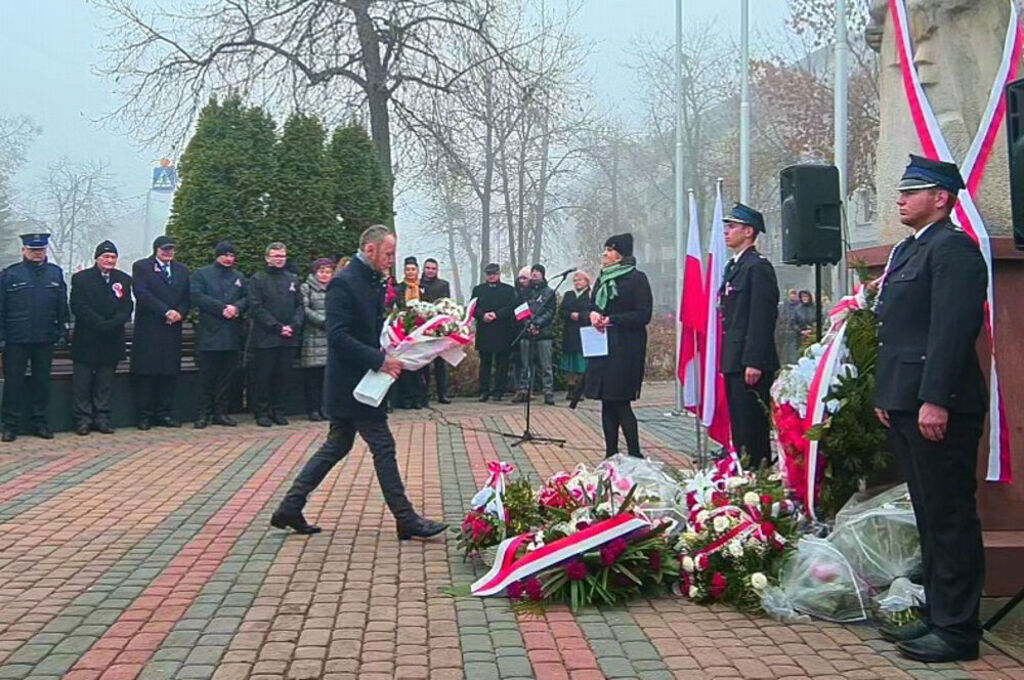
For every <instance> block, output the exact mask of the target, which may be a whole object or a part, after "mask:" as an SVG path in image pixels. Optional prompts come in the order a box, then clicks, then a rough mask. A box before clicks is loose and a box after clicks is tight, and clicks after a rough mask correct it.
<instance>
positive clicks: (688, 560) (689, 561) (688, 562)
mask: <svg viewBox="0 0 1024 680" xmlns="http://www.w3.org/2000/svg"><path fill="white" fill-rule="evenodd" d="M695 568H696V565H695V564H694V563H693V558H692V557H690V556H689V555H686V556H684V557H683V571H685V572H686V573H687V574H692V573H693V570H694V569H695Z"/></svg>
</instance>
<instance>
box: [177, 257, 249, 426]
mask: <svg viewBox="0 0 1024 680" xmlns="http://www.w3.org/2000/svg"><path fill="white" fill-rule="evenodd" d="M236 254H237V251H236V250H235V247H234V246H233V245H232V244H231V243H229V242H228V241H221V242H220V243H218V244H217V247H216V248H215V250H214V261H213V264H208V265H206V266H205V267H200V268H199V269H197V270H196V271H195V272H193V274H192V281H191V292H190V295H191V296H192V304H194V305H195V306H196V307H198V308H199V323H198V324H197V325H196V352H197V354H198V355H199V378H200V382H201V387H200V390H201V391H200V394H199V416H198V417H197V418H196V422H195V425H194V426H195V428H196V429H199V430H201V429H202V428H204V427H206V426H207V425H209V424H210V423H211V422H212V423H213V424H214V425H224V426H227V427H234V426H235V425H237V424H238V423H236V422H235V421H234V420H233V419H232V418H231V417H230V416H228V390H229V389H230V387H231V384H232V382H233V381H232V378H233V377H234V376H235V372H236V370H237V368H238V355H239V352H241V350H242V343H243V341H244V339H245V329H244V327H243V325H242V314H243V313H244V312H245V310H246V309H247V308H248V306H249V300H248V298H247V297H246V291H245V277H244V276H242V273H241V272H240V271H238V269H236V268H235V256H236Z"/></svg>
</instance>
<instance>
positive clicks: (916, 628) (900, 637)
mask: <svg viewBox="0 0 1024 680" xmlns="http://www.w3.org/2000/svg"><path fill="white" fill-rule="evenodd" d="M930 630H931V628H929V627H928V624H927V623H925V622H924V621H922V620H921V619H918V620H917V621H913V622H911V623H908V624H906V625H903V626H897V625H896V624H893V623H883V624H881V625H880V626H878V634H879V636H881V638H882V639H883V640H886V641H888V642H906V641H907V640H915V639H917V638H919V637H922V636H924V635H927V634H928V631H930Z"/></svg>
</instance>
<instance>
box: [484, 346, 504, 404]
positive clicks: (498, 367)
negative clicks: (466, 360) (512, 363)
mask: <svg viewBox="0 0 1024 680" xmlns="http://www.w3.org/2000/svg"><path fill="white" fill-rule="evenodd" d="M508 361H509V352H508V350H506V351H504V352H480V394H490V395H491V396H492V397H500V396H501V395H503V394H505V382H506V381H507V380H508ZM492 366H493V368H494V389H493V390H491V367H492Z"/></svg>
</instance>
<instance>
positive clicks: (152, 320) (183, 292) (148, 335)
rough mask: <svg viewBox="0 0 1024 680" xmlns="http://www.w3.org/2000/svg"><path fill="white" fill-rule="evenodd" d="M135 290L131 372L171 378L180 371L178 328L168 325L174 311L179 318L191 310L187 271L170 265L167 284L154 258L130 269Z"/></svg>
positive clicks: (140, 262) (144, 260)
mask: <svg viewBox="0 0 1024 680" xmlns="http://www.w3.org/2000/svg"><path fill="white" fill-rule="evenodd" d="M132 283H133V284H134V286H135V334H134V335H133V336H132V353H131V372H132V373H135V374H138V375H174V374H176V373H178V372H179V371H180V370H181V324H182V322H181V321H179V322H178V323H175V324H168V323H167V317H166V316H165V315H166V314H167V312H168V311H169V310H172V309H173V310H175V311H177V312H178V313H179V314H181V316H182V317H185V316H188V312H189V310H190V309H191V308H192V304H191V298H190V296H189V282H188V267H186V266H185V265H183V264H181V263H180V262H172V263H171V281H170V283H168V282H167V279H166V278H164V275H163V272H161V271H160V266H159V265H158V264H157V260H156V257H155V256H153V257H147V258H144V259H142V260H138V261H136V262H135V264H133V265H132Z"/></svg>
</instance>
